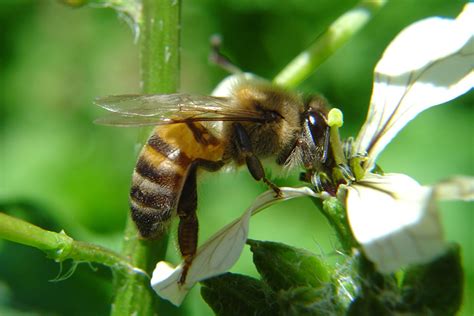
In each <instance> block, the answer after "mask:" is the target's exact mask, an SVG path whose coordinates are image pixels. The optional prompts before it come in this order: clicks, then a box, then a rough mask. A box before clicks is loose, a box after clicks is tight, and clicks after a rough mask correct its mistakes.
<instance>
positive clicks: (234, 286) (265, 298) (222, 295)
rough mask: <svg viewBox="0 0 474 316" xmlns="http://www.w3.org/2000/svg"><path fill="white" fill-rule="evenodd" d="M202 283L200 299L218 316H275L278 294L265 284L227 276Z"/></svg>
mask: <svg viewBox="0 0 474 316" xmlns="http://www.w3.org/2000/svg"><path fill="white" fill-rule="evenodd" d="M202 283H203V287H202V288H201V295H202V297H203V298H204V299H205V300H206V302H208V304H209V305H210V306H211V307H212V310H213V311H214V312H215V313H216V315H236V316H237V315H275V311H276V309H275V307H276V306H275V305H274V304H275V303H274V302H275V298H274V295H275V294H274V293H273V292H272V291H271V290H270V289H269V288H268V286H267V285H266V284H265V283H264V282H262V281H259V280H257V279H254V278H251V277H248V276H245V275H241V274H233V273H226V274H224V275H222V276H220V277H218V278H213V279H209V280H207V281H204V282H202Z"/></svg>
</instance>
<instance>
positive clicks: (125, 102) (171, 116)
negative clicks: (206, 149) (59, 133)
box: [95, 93, 263, 126]
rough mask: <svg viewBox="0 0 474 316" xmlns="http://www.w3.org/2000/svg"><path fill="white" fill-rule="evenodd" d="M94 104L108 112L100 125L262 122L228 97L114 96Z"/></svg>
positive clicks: (186, 95) (187, 95) (252, 112)
mask: <svg viewBox="0 0 474 316" xmlns="http://www.w3.org/2000/svg"><path fill="white" fill-rule="evenodd" d="M95 104H97V105H99V106H100V107H103V108H104V109H106V110H108V111H110V112H111V115H110V116H108V117H104V118H100V119H98V120H96V123H99V124H103V125H117V126H146V125H162V124H173V123H182V122H192V121H263V119H262V117H261V113H260V112H258V111H253V110H251V109H243V108H239V107H236V106H235V104H234V103H233V102H232V99H230V98H221V97H212V96H202V95H191V94H183V93H175V94H149V95H113V96H107V97H100V98H97V99H96V100H95Z"/></svg>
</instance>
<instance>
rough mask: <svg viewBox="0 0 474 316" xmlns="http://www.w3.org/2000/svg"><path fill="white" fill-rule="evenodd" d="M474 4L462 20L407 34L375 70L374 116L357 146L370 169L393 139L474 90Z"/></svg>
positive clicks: (425, 23) (434, 21)
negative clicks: (419, 117)
mask: <svg viewBox="0 0 474 316" xmlns="http://www.w3.org/2000/svg"><path fill="white" fill-rule="evenodd" d="M472 21H474V5H473V4H469V5H466V7H465V10H464V11H463V13H462V14H461V15H460V16H459V17H458V18H457V19H456V20H451V19H442V18H429V19H425V20H422V21H420V22H417V23H415V24H412V25H411V26H409V27H407V28H406V29H405V30H403V31H402V32H401V33H400V34H399V35H398V36H397V37H396V38H395V39H394V40H393V41H392V43H391V44H390V45H389V46H388V47H387V49H386V50H385V52H384V54H383V56H382V58H381V59H380V61H379V62H378V64H377V66H376V67H375V78H374V87H373V92H372V98H371V101H370V108H369V113H368V115H367V119H366V122H365V123H364V126H363V127H362V129H361V131H360V133H359V135H358V137H357V141H356V150H357V152H359V153H364V152H367V153H368V155H369V161H368V162H367V167H368V170H370V169H371V167H372V166H373V163H374V161H375V159H376V158H377V156H378V155H379V153H380V152H381V151H382V150H383V149H384V148H385V146H386V145H387V144H388V143H389V142H390V140H391V139H392V138H393V137H394V136H395V135H396V134H397V133H398V132H399V131H400V130H401V129H402V128H403V127H404V126H405V125H406V124H407V123H408V122H409V121H410V120H412V119H413V118H414V117H415V116H416V115H418V114H419V113H421V112H422V111H424V110H426V109H428V108H430V107H432V106H435V105H438V104H441V103H444V102H447V101H449V100H452V99H454V98H456V97H458V96H460V95H462V94H464V93H466V92H467V91H469V90H470V89H471V88H472V87H473V86H474V71H473V65H474V37H473V36H474V23H473V22H472Z"/></svg>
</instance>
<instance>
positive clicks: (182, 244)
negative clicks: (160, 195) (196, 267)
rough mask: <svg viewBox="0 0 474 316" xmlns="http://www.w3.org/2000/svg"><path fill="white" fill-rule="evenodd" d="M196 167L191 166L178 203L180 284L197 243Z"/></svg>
mask: <svg viewBox="0 0 474 316" xmlns="http://www.w3.org/2000/svg"><path fill="white" fill-rule="evenodd" d="M196 169H197V166H196V165H193V166H191V170H189V173H188V176H187V178H186V182H185V183H184V187H183V190H182V192H181V197H180V199H179V203H178V216H179V225H178V244H179V250H180V252H181V256H182V257H183V259H184V266H183V273H182V274H181V278H180V279H179V283H180V284H183V283H184V282H185V281H186V276H187V273H188V270H189V268H190V267H191V263H192V261H193V259H194V255H195V254H196V249H197V243H198V230H199V224H198V218H197V215H196V209H197V190H196Z"/></svg>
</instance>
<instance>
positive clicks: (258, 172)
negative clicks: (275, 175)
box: [233, 123, 282, 197]
mask: <svg viewBox="0 0 474 316" xmlns="http://www.w3.org/2000/svg"><path fill="white" fill-rule="evenodd" d="M233 127H234V130H235V134H236V137H235V143H236V146H237V148H238V149H239V152H240V154H241V155H242V156H243V158H244V159H245V163H246V164H247V169H248V170H249V172H250V174H251V175H252V177H253V178H254V179H255V180H257V181H260V180H262V181H263V182H264V183H265V184H266V185H268V187H269V188H270V189H272V190H273V191H275V197H280V196H281V195H282V194H281V190H280V188H279V187H278V186H277V185H276V184H274V183H273V182H271V181H270V180H268V179H267V178H266V177H265V170H264V169H263V166H262V163H261V162H260V159H258V157H257V156H256V155H255V154H254V152H253V150H252V144H251V142H250V139H249V136H248V134H247V132H246V131H245V129H244V128H243V126H242V125H241V124H239V123H234V124H233Z"/></svg>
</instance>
